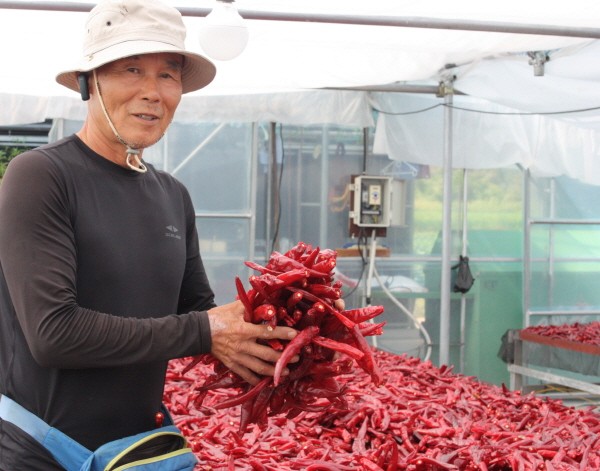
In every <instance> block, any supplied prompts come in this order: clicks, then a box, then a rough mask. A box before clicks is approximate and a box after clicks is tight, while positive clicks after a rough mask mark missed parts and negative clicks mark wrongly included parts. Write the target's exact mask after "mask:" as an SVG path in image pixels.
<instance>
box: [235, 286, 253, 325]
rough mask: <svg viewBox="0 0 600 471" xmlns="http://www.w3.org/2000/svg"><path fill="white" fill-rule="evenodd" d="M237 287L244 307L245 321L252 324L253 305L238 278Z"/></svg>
mask: <svg viewBox="0 0 600 471" xmlns="http://www.w3.org/2000/svg"><path fill="white" fill-rule="evenodd" d="M235 287H236V289H237V293H238V298H239V299H240V301H241V302H242V304H243V305H244V321H246V322H252V303H251V302H250V300H249V299H248V295H247V294H246V289H245V288H244V285H243V283H242V280H240V278H239V277H238V276H236V277H235Z"/></svg>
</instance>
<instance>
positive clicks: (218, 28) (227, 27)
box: [199, 0, 248, 61]
mask: <svg viewBox="0 0 600 471" xmlns="http://www.w3.org/2000/svg"><path fill="white" fill-rule="evenodd" d="M199 41H200V46H201V47H202V49H203V50H204V52H206V54H208V55H209V56H210V57H211V58H213V59H217V60H221V61H228V60H231V59H234V58H236V57H237V56H239V55H240V54H241V53H242V52H243V50H244V49H245V48H246V44H248V27H247V26H246V24H245V22H244V19H243V18H242V17H241V16H240V14H239V13H238V11H237V8H236V7H235V6H233V0H217V3H216V5H215V7H214V8H213V9H212V11H211V12H210V13H209V14H208V15H207V16H206V18H205V19H204V23H203V24H202V26H201V27H200V34H199Z"/></svg>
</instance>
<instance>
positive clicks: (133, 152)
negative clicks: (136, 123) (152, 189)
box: [92, 69, 148, 173]
mask: <svg viewBox="0 0 600 471" xmlns="http://www.w3.org/2000/svg"><path fill="white" fill-rule="evenodd" d="M92 73H93V74H94V86H95V87H96V93H97V94H98V99H99V100H100V107H101V108H102V112H103V113H104V116H105V118H106V121H108V125H109V126H110V128H111V129H112V132H113V133H114V135H115V137H116V138H117V139H118V140H119V142H120V143H121V144H123V145H124V146H125V147H126V150H125V152H126V153H127V157H126V158H125V163H126V164H127V166H128V167H129V168H130V169H131V170H135V171H136V172H139V173H146V172H147V171H148V168H147V167H146V166H145V165H144V164H143V163H142V161H141V160H140V157H139V155H140V150H139V149H136V148H135V147H132V146H131V145H129V144H128V143H127V142H126V141H125V139H123V138H122V137H121V136H120V135H119V133H118V132H117V130H116V128H115V125H114V124H113V122H112V120H111V119H110V116H108V112H107V111H106V106H104V99H103V98H102V94H101V93H100V85H99V84H98V76H97V75H96V69H94V70H93V71H92ZM132 160H133V163H131V161H132Z"/></svg>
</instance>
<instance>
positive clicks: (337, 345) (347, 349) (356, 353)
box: [313, 335, 365, 360]
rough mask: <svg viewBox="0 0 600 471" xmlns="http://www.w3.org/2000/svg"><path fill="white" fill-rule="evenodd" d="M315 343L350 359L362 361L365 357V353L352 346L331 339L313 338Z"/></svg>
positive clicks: (318, 336)
mask: <svg viewBox="0 0 600 471" xmlns="http://www.w3.org/2000/svg"><path fill="white" fill-rule="evenodd" d="M313 342H314V343H316V344H317V345H321V346H322V347H325V348H329V349H331V350H335V351H336V352H340V353H343V354H345V355H348V356H349V357H350V358H354V359H355V360H360V359H362V358H363V357H364V356H365V354H364V352H362V351H361V350H359V349H358V348H355V347H353V346H352V345H349V344H347V343H343V342H338V341H336V340H333V339H330V338H326V337H321V336H320V335H317V336H315V338H313Z"/></svg>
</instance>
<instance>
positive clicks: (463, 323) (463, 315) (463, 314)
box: [459, 168, 469, 373]
mask: <svg viewBox="0 0 600 471" xmlns="http://www.w3.org/2000/svg"><path fill="white" fill-rule="evenodd" d="M468 177H469V171H468V170H467V169H466V168H465V169H463V185H462V193H463V194H462V196H463V198H462V209H463V212H462V250H461V255H462V256H463V257H466V256H467V245H468V240H469V237H468V235H467V233H468V230H469V225H468V218H467V217H468V211H467V210H468V204H469V178H468ZM466 328H467V296H466V294H465V293H463V294H462V296H461V297H460V369H459V371H460V372H461V373H464V372H465V351H466V343H467V337H466Z"/></svg>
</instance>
